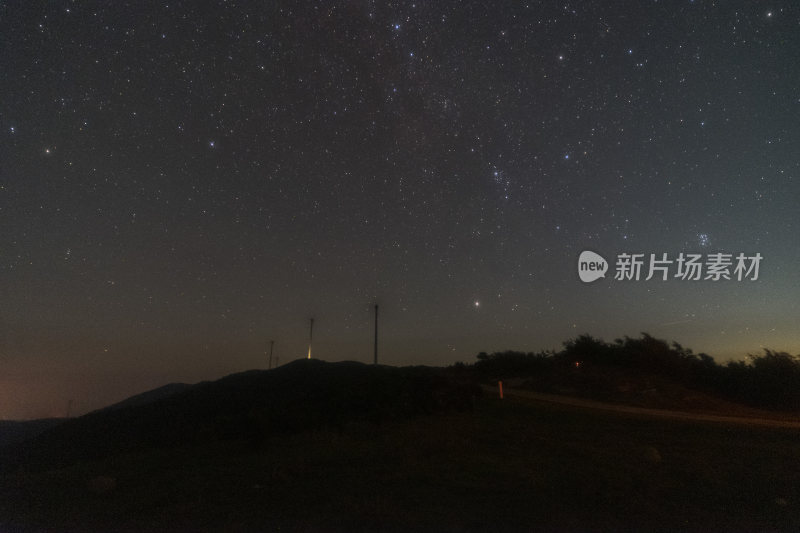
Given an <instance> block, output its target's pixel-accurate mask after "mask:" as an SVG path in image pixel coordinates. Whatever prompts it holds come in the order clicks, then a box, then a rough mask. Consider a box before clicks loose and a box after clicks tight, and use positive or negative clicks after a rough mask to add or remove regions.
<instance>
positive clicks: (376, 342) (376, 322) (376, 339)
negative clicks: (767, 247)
mask: <svg viewBox="0 0 800 533" xmlns="http://www.w3.org/2000/svg"><path fill="white" fill-rule="evenodd" d="M373 364H375V365H377V364H378V304H375V360H374V361H373Z"/></svg>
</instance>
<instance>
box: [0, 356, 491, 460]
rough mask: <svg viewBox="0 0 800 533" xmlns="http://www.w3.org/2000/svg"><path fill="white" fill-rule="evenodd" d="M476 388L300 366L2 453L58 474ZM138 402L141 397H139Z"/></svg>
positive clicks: (431, 376)
mask: <svg viewBox="0 0 800 533" xmlns="http://www.w3.org/2000/svg"><path fill="white" fill-rule="evenodd" d="M476 394H480V388H479V387H477V386H476V385H474V384H472V383H471V382H469V381H455V380H454V379H452V378H451V377H449V376H448V374H447V372H446V371H445V370H443V369H434V368H428V367H405V368H395V367H387V366H374V365H365V364H362V363H353V362H342V363H326V362H323V361H317V360H298V361H295V362H293V363H290V364H287V365H284V366H282V367H280V368H277V369H274V370H269V371H266V370H253V371H248V372H243V373H240V374H234V375H231V376H227V377H225V378H222V379H220V380H218V381H214V382H204V383H200V384H197V385H194V386H191V387H187V388H185V389H184V390H182V391H180V392H176V393H174V394H170V395H168V396H167V397H164V398H161V399H159V400H156V401H149V402H147V403H141V402H138V401H135V402H133V403H132V404H129V405H126V406H117V407H116V408H114V409H104V410H100V411H95V412H93V413H89V414H87V415H85V416H82V417H80V418H76V419H73V420H69V421H66V422H64V423H63V424H60V425H58V426H56V427H54V428H52V429H50V430H49V431H46V432H44V433H42V434H41V435H38V436H36V437H34V438H32V439H29V440H26V441H24V442H18V443H16V444H14V445H12V446H10V447H7V448H6V449H4V451H3V452H4V453H3V454H2V456H1V457H0V468H2V469H4V470H5V471H9V470H11V469H15V468H19V467H24V468H26V469H41V468H54V467H59V466H64V465H68V464H70V463H73V462H76V461H81V460H87V459H98V458H102V457H107V456H110V455H116V454H121V453H126V452H130V451H135V450H141V449H146V448H152V447H156V448H159V447H165V446H178V445H188V444H195V443H202V442H210V441H215V440H232V439H244V440H247V441H248V442H251V443H252V444H254V445H257V444H258V443H259V442H261V441H262V440H263V439H265V438H267V437H269V436H271V435H274V434H279V433H294V432H299V431H304V430H310V429H318V428H322V427H333V428H341V427H343V426H344V425H346V424H347V423H349V422H351V421H358V420H367V421H370V422H374V423H381V422H384V421H388V420H393V419H398V418H405V417H409V416H413V415H417V414H421V413H430V412H434V411H437V410H446V409H453V408H456V409H463V408H468V407H470V406H471V405H472V401H473V396H474V395H476ZM140 399H141V398H140Z"/></svg>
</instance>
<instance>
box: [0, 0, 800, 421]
mask: <svg viewBox="0 0 800 533" xmlns="http://www.w3.org/2000/svg"><path fill="white" fill-rule="evenodd" d="M798 200H800V7H798V5H797V4H796V3H794V2H791V1H788V0H784V1H778V0H776V1H774V2H760V1H759V2H753V1H730V2H728V1H720V2H712V1H705V0H696V1H689V0H682V1H656V2H653V1H649V2H645V1H639V0H637V1H619V2H618V1H614V2H589V1H583V0H581V1H570V2H510V1H509V2H490V1H484V2H460V3H456V2H439V1H436V2H433V1H430V2H429V1H418V2H416V3H414V2H378V1H375V2H373V1H351V2H346V1H342V2H293V1H289V2H224V1H214V2H211V1H208V2H181V1H175V2H138V1H137V2H130V3H122V2H88V1H87V2H69V1H53V2H27V1H20V2H0V229H1V230H2V231H0V289H1V291H2V292H0V418H29V417H42V416H63V415H64V414H65V413H66V410H67V405H68V401H69V400H70V399H72V400H74V403H73V407H72V411H71V414H73V415H74V414H80V413H82V412H86V411H87V410H90V409H94V408H97V407H101V406H103V405H105V404H108V403H110V402H112V401H117V400H120V399H122V398H124V397H126V396H129V395H132V394H135V393H138V392H141V391H143V390H146V389H149V388H154V387H157V386H160V385H163V384H165V383H168V382H174V381H184V382H196V381H199V380H203V379H216V378H218V377H221V376H223V375H226V374H229V373H232V372H237V371H241V370H246V369H251V368H266V366H267V357H266V353H267V352H268V351H269V341H270V340H275V356H277V357H278V358H279V359H280V363H285V362H288V361H290V360H293V359H296V358H298V357H304V356H305V355H306V351H307V339H308V319H309V318H310V317H314V318H315V323H314V346H313V355H314V356H315V357H318V358H320V359H323V360H327V361H338V360H358V361H364V362H371V360H372V327H373V325H372V312H373V306H374V304H375V303H376V302H377V303H378V304H380V341H381V348H380V350H381V352H380V359H381V362H384V363H386V364H393V365H404V364H428V365H445V364H450V363H453V362H456V361H464V362H473V361H474V360H475V355H476V354H477V353H478V352H480V351H489V352H491V351H499V350H505V349H517V350H525V351H539V350H542V349H555V348H559V347H560V346H561V343H562V341H565V340H567V339H570V338H574V337H576V336H577V335H580V334H583V333H588V334H591V335H593V336H596V337H600V338H603V339H605V340H607V341H611V340H613V339H614V338H617V337H622V336H625V335H629V336H632V337H636V336H638V335H639V334H640V332H647V333H650V334H651V335H653V336H656V337H658V338H664V339H666V340H670V341H671V340H675V341H678V342H680V343H681V344H683V345H684V346H686V347H689V348H692V349H694V350H695V351H696V352H700V351H704V352H707V353H709V354H711V355H713V356H714V357H715V358H717V359H718V360H720V361H724V360H727V359H729V358H742V357H744V356H745V355H746V354H747V353H757V352H759V351H760V350H761V349H762V348H763V347H767V348H771V349H776V350H785V351H789V352H791V353H798V352H800V328H798V326H799V325H800V324H799V323H800V305H799V304H798V296H799V293H800V279H799V278H800V274H799V273H798V272H799V270H798V265H800V237H799V236H798V233H800V210H798ZM584 250H591V251H594V252H596V253H598V254H600V255H601V256H602V257H604V258H605V259H606V260H608V261H609V263H610V267H609V272H608V273H607V274H606V277H605V278H603V279H599V280H597V281H595V282H592V283H584V282H582V281H581V280H580V279H579V277H578V256H579V255H580V253H581V252H582V251H584ZM623 253H629V254H633V253H642V254H645V256H644V257H645V266H644V268H643V274H642V277H641V279H639V280H638V281H637V280H616V279H614V270H615V262H616V258H617V256H618V255H619V254H623ZM664 253H666V254H668V258H669V259H675V258H677V257H678V255H679V254H680V253H684V254H689V253H696V254H702V255H703V257H704V258H705V257H707V256H708V254H715V253H726V254H732V256H733V258H734V259H733V263H734V265H733V266H735V264H736V260H735V257H736V255H738V254H740V253H743V254H745V255H746V256H748V257H751V256H754V255H755V254H756V253H759V254H761V256H762V257H763V259H762V260H761V263H760V269H759V273H758V279H755V280H753V279H747V278H745V279H742V280H738V279H736V276H735V275H734V273H733V267H731V269H730V273H731V276H730V277H731V279H730V280H726V279H720V280H718V281H714V280H711V279H700V280H687V279H681V278H680V277H675V274H676V272H677V270H670V272H669V275H668V279H667V280H666V281H664V280H662V279H661V278H660V276H659V275H657V276H655V277H654V279H651V280H645V279H644V278H645V277H646V275H645V274H646V271H647V260H648V258H649V254H656V255H657V257H658V258H661V256H662V254H664ZM670 268H673V269H676V268H677V267H676V265H675V264H673V265H672V266H671V267H670ZM704 275H705V272H704Z"/></svg>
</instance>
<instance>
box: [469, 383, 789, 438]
mask: <svg viewBox="0 0 800 533" xmlns="http://www.w3.org/2000/svg"><path fill="white" fill-rule="evenodd" d="M483 388H484V390H485V391H486V392H487V393H488V394H490V395H495V396H496V395H497V394H498V391H497V388H496V387H490V386H488V385H486V386H484V387H483ZM504 396H506V397H514V396H516V397H519V398H526V399H529V400H536V401H540V402H550V403H559V404H563V405H572V406H575V407H584V408H587V409H602V410H604V411H612V412H615V413H624V414H633V415H642V416H649V417H660V418H672V419H679V420H697V421H700V422H719V423H723V424H737V425H745V426H765V427H774V428H789V429H800V420H796V419H795V420H787V419H783V420H780V419H773V418H753V417H743V416H725V415H712V414H703V413H688V412H685V411H672V410H668V409H647V408H644V407H633V406H629V405H620V404H613V403H605V402H599V401H595V400H588V399H585V398H574V397H571V396H561V395H558V394H546V393H542V392H533V391H528V390H522V389H509V388H506V389H505V390H504Z"/></svg>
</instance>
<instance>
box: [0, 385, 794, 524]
mask: <svg viewBox="0 0 800 533" xmlns="http://www.w3.org/2000/svg"><path fill="white" fill-rule="evenodd" d="M798 436H800V430H798V429H791V428H768V427H748V426H743V425H733V424H724V423H719V422H702V421H695V420H670V419H664V418H650V417H646V416H642V415H641V414H635V413H619V412H611V411H602V410H594V409H589V408H587V407H582V406H576V405H560V404H555V403H551V402H541V401H537V400H535V399H531V398H519V397H517V398H512V397H509V398H506V400H503V401H500V400H498V399H495V398H492V397H490V396H488V395H487V397H484V398H482V399H478V401H477V403H476V405H475V410H474V411H473V412H468V413H461V414H440V415H429V416H423V417H417V418H413V419H410V420H405V421H397V422H391V423H384V424H382V425H380V426H378V425H374V424H371V423H367V422H359V423H354V424H351V425H348V426H346V427H344V428H341V429H340V430H331V431H327V430H325V431H314V432H306V433H301V434H295V435H291V436H281V437H271V438H270V439H268V440H266V441H265V442H263V443H260V444H259V445H258V446H257V447H254V445H253V444H252V443H249V444H248V443H244V442H238V441H229V442H217V443H209V444H207V445H203V446H193V447H183V448H172V449H165V450H159V451H149V452H137V453H135V454H128V455H124V456H117V457H113V458H108V459H105V460H102V461H98V462H91V463H81V464H78V465H75V466H72V467H69V468H65V469H59V470H51V471H46V472H40V473H35V474H32V473H25V472H23V471H20V472H17V473H15V474H12V475H6V476H4V477H3V478H1V479H0V531H42V530H46V531H273V530H276V529H280V530H289V531H292V530H301V531H317V530H343V531H344V530H346V531H350V530H370V531H373V530H409V529H412V530H420V529H422V530H436V531H440V530H446V531H471V530H480V531H487V530H496V531H509V530H534V529H538V530H556V531H567V530H574V531H609V530H613V531H617V530H620V529H623V530H625V529H630V530H651V531H652V530H666V531H675V530H685V531H773V530H774V531H796V530H800V487H799V486H798V484H797V480H798V479H800V444H798ZM98 476H104V477H103V478H99V479H106V480H112V479H113V483H111V482H110V481H109V482H108V483H106V484H105V485H104V484H103V483H100V484H99V486H98V484H97V483H95V486H94V487H92V486H91V485H92V482H91V480H93V479H94V480H97V479H98Z"/></svg>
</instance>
